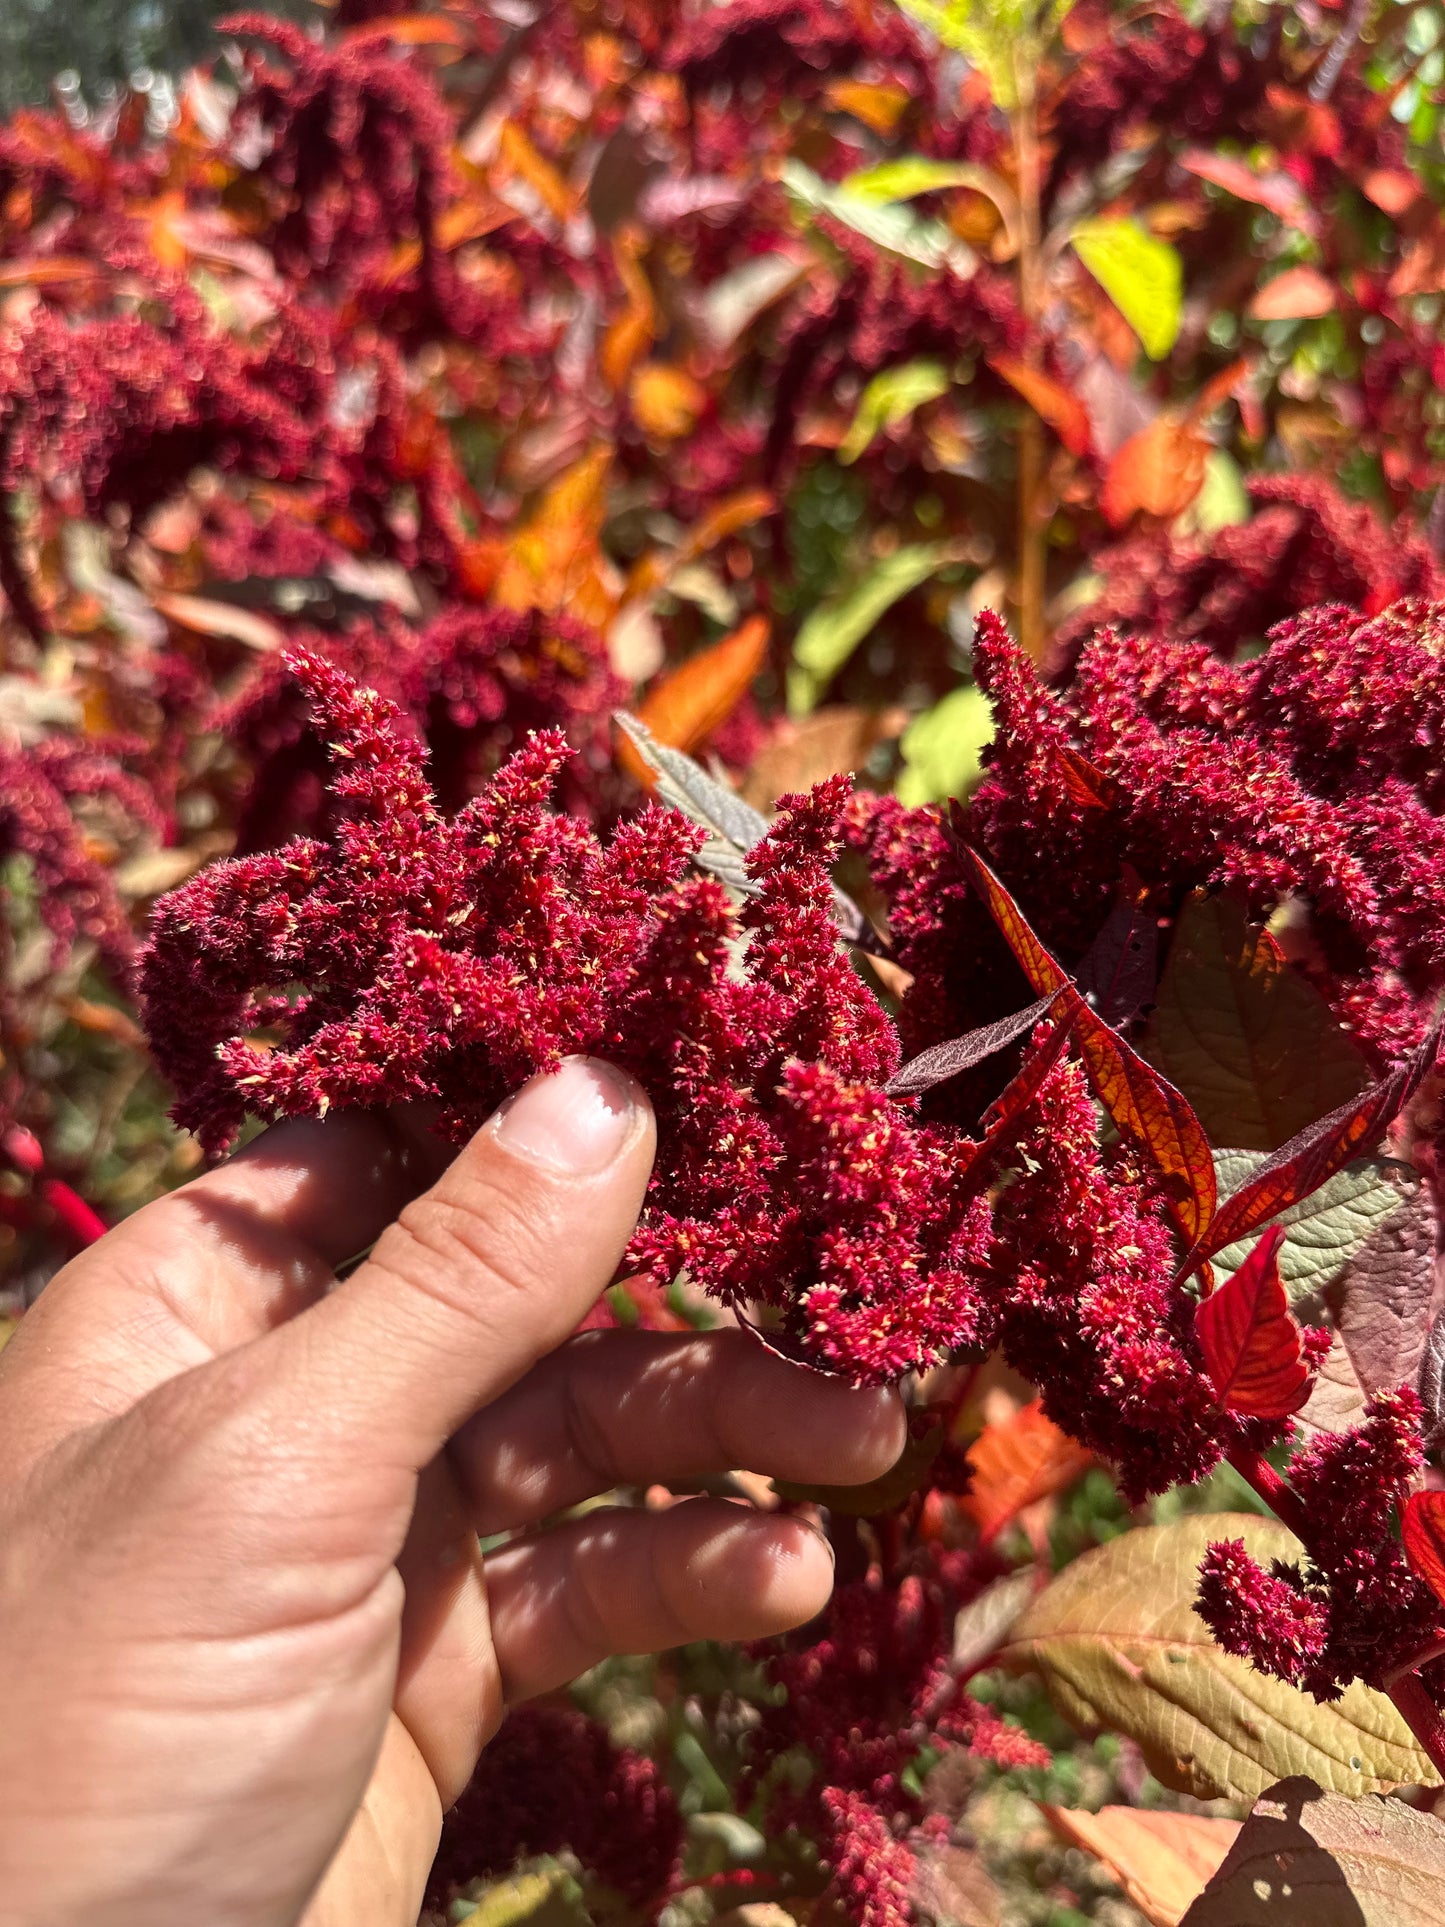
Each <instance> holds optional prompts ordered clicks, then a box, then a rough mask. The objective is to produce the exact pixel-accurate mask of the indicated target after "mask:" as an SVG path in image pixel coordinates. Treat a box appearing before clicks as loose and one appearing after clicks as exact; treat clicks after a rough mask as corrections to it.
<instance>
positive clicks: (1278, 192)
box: [1179, 147, 1319, 234]
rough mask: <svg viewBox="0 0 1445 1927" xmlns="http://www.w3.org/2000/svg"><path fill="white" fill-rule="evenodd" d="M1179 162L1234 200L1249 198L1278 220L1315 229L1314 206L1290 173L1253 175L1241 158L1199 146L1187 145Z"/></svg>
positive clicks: (1300, 227)
mask: <svg viewBox="0 0 1445 1927" xmlns="http://www.w3.org/2000/svg"><path fill="white" fill-rule="evenodd" d="M1179 165H1180V166H1181V167H1184V168H1187V169H1188V171H1189V172H1190V173H1191V174H1193V175H1194V176H1195V177H1196V178H1197V179H1199V180H1201V181H1210V182H1212V183H1213V184H1214V186H1215V187H1222V188H1223V189H1224V191H1225V193H1226V194H1233V195H1234V196H1235V198H1236V199H1237V200H1241V201H1253V202H1254V204H1255V205H1256V206H1257V207H1264V208H1268V209H1269V211H1270V213H1271V214H1277V215H1278V216H1279V218H1280V220H1281V221H1285V222H1288V224H1289V225H1290V226H1291V227H1297V228H1299V229H1300V230H1301V231H1302V232H1303V233H1305V234H1314V233H1316V232H1317V231H1318V228H1319V222H1318V220H1317V219H1316V217H1315V212H1314V209H1313V208H1312V207H1311V206H1310V204H1309V200H1308V198H1307V196H1306V194H1305V191H1304V189H1303V188H1302V187H1301V186H1300V184H1299V182H1298V181H1297V180H1296V179H1295V178H1294V176H1293V175H1292V174H1285V173H1282V172H1279V171H1274V172H1271V173H1269V174H1256V173H1255V171H1254V169H1253V168H1252V167H1249V166H1247V165H1246V163H1245V162H1244V161H1241V160H1236V159H1234V158H1233V156H1231V155H1229V154H1211V153H1209V152H1207V151H1206V150H1205V149H1204V148H1201V147H1191V148H1190V149H1189V150H1188V151H1187V152H1186V153H1183V154H1181V155H1180V156H1179Z"/></svg>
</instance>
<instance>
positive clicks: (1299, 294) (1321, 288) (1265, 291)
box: [1249, 268, 1339, 321]
mask: <svg viewBox="0 0 1445 1927" xmlns="http://www.w3.org/2000/svg"><path fill="white" fill-rule="evenodd" d="M1338 305H1339V296H1338V295H1337V294H1336V292H1335V289H1334V287H1333V286H1332V285H1331V283H1330V282H1328V281H1327V280H1326V279H1325V277H1324V276H1323V275H1322V274H1321V273H1320V272H1319V270H1318V269H1317V268H1286V269H1285V271H1284V273H1283V274H1277V275H1276V276H1275V277H1274V279H1273V280H1272V281H1266V282H1265V284H1264V286H1263V287H1262V288H1261V289H1260V291H1259V293H1258V294H1257V295H1256V296H1255V297H1254V299H1253V301H1251V302H1250V304H1249V312H1250V313H1251V314H1252V315H1253V316H1254V318H1255V320H1256V321H1316V320H1318V319H1319V317H1320V316H1321V315H1324V314H1333V313H1334V310H1335V308H1336V307H1337V306H1338Z"/></svg>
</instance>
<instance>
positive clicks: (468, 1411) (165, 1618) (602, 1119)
mask: <svg viewBox="0 0 1445 1927" xmlns="http://www.w3.org/2000/svg"><path fill="white" fill-rule="evenodd" d="M652 1151H653V1123H652V1115H651V1111H650V1108H649V1107H648V1104H647V1100H646V1098H645V1097H644V1096H643V1094H642V1092H641V1091H640V1090H639V1089H638V1088H637V1086H636V1085H634V1084H631V1083H630V1082H629V1081H628V1080H626V1079H624V1078H622V1077H621V1076H620V1075H619V1074H618V1073H616V1072H614V1071H611V1070H610V1069H608V1068H607V1067H606V1066H602V1065H597V1064H594V1063H592V1062H590V1061H588V1060H583V1059H572V1060H570V1061H569V1062H568V1063H567V1064H566V1065H564V1067H563V1069H562V1070H561V1071H560V1072H559V1073H557V1074H556V1075H554V1076H551V1077H546V1078H538V1079H535V1080H533V1082H532V1083H531V1084H529V1085H528V1086H527V1087H526V1088H525V1089H524V1091H523V1092H522V1093H520V1094H519V1096H517V1097H516V1098H514V1099H513V1100H512V1101H511V1103H510V1104H509V1105H505V1106H503V1108H502V1110H501V1111H499V1112H498V1113H497V1114H496V1116H494V1117H493V1118H492V1119H491V1120H490V1121H489V1122H488V1123H487V1124H486V1125H485V1126H484V1127H483V1128H482V1130H481V1131H480V1132H478V1134H477V1136H476V1137H475V1138H474V1139H473V1140H472V1142H471V1143H470V1144H469V1145H468V1146H467V1147H466V1149H465V1150H464V1151H462V1152H461V1154H460V1155H459V1156H457V1157H456V1159H455V1161H454V1162H452V1163H451V1164H450V1165H449V1166H448V1167H446V1168H444V1169H443V1168H442V1167H443V1165H444V1164H445V1158H446V1153H445V1152H444V1151H443V1150H442V1148H441V1147H440V1146H439V1145H438V1144H437V1142H436V1140H435V1139H433V1138H431V1137H430V1136H429V1135H428V1133H427V1132H426V1131H425V1129H424V1127H423V1126H422V1124H421V1123H420V1122H418V1121H417V1120H416V1119H415V1118H413V1117H411V1116H409V1115H408V1114H406V1113H392V1114H387V1115H381V1114H375V1115H373V1114H361V1113H349V1114H345V1115H342V1116H338V1117H335V1118H333V1119H329V1120H327V1121H325V1122H324V1123H321V1122H297V1123H292V1124H286V1125H282V1126H279V1127H277V1128H276V1129H274V1130H272V1131H269V1132H268V1133H266V1135H265V1136H264V1137H262V1138H260V1139H258V1140H257V1141H256V1142H255V1143H254V1144H252V1145H250V1146H249V1147H247V1148H246V1149H245V1150H244V1151H242V1152H240V1153H238V1154H237V1155H236V1156H235V1157H233V1158H232V1159H230V1161H229V1162H228V1163H226V1164H225V1165H223V1166H221V1167H220V1168H219V1169H217V1170H215V1171H213V1172H210V1173H208V1174H207V1175H206V1176H204V1177H202V1178H199V1179H197V1180H196V1181H195V1182H194V1183H192V1184H190V1185H187V1186H186V1187H185V1188H184V1189H183V1190H180V1191H177V1192H175V1193H173V1194H172V1195H171V1196H169V1197H167V1198H164V1199H161V1200H160V1201H158V1202H157V1203H155V1204H152V1205H149V1206H147V1207H146V1208H145V1209H144V1210H143V1211H140V1212H137V1213H136V1215H135V1216H134V1217H133V1218H131V1219H129V1220H127V1222H126V1223H125V1224H123V1225H122V1226H120V1227H119V1228H118V1229H117V1230H115V1231H113V1232H111V1233H110V1234H109V1235H108V1236H107V1237H106V1238H104V1239H103V1240H102V1241H101V1242H100V1243H99V1244H98V1245H96V1246H94V1247H93V1248H92V1249H91V1250H89V1251H88V1252H86V1253H85V1254H84V1255H83V1256H82V1257H80V1258H78V1259H76V1260H75V1261H74V1262H73V1263H72V1264H71V1265H69V1266H67V1267H66V1269H65V1270H64V1271H63V1272H61V1273H60V1274H59V1275H58V1276H57V1277H56V1278H55V1280H54V1281H53V1282H52V1284H51V1285H50V1286H49V1287H48V1288H47V1290H46V1291H45V1293H44V1295H43V1296H42V1297H41V1299H40V1300H39V1302H38V1303H37V1305H36V1306H35V1307H34V1309H33V1310H32V1311H31V1312H30V1313H29V1314H28V1315H27V1316H26V1318H25V1319H24V1321H23V1322H22V1324H21V1327H20V1329H19V1331H18V1333H17V1335H16V1337H15V1338H14V1339H13V1341H12V1342H11V1344H10V1346H9V1347H8V1348H7V1350H6V1351H5V1353H4V1354H3V1357H0V1626H3V1628H4V1637H3V1640H0V1927H56V1924H58V1923H60V1922H62V1921H64V1922H66V1923H67V1924H69V1923H72V1922H75V1921H79V1920H84V1922H85V1923H86V1927H172V1923H174V1927H195V1923H196V1922H198V1921H201V1920H204V1921H205V1922H206V1923H207V1927H294V1923H296V1922H298V1921H299V1920H301V1919H302V1918H303V1916H304V1917H305V1920H306V1922H307V1927H331V1924H332V1923H335V1927H340V1923H342V1922H343V1921H344V1922H345V1923H347V1927H402V1924H403V1923H411V1922H413V1921H414V1920H415V1918H416V1913H417V1910H418V1908H419V1906H420V1901H421V1895H422V1891H423V1888H424V1885H425V1881H426V1876H427V1872H428V1869H429V1867H430V1864H431V1859H432V1856H433V1854H434V1852H435V1848H436V1842H437V1839H438V1835H439V1830H440V1825H441V1816H442V1813H443V1811H444V1809H445V1808H446V1807H447V1806H448V1805H449V1804H450V1803H451V1802H452V1801H453V1800H454V1799H455V1798H456V1797H457V1795H458V1794H459V1792H460V1791H461V1789H462V1787H463V1786H464V1785H465V1783H466V1781H467V1779H468V1778H469V1777H470V1774H471V1772H472V1769H473V1767H474V1766H475V1763H476V1759H477V1755H478V1752H479V1750H480V1748H481V1747H482V1746H483V1745H484V1744H485V1742H486V1740H487V1739H488V1737H489V1736H490V1735H491V1734H492V1733H493V1732H494V1731H495V1729H496V1727H497V1725H498V1723H499V1722H500V1720H501V1718H502V1715H503V1713H504V1711H505V1709H506V1707H507V1706H508V1705H509V1704H511V1703H513V1702H515V1701H518V1700H523V1699H526V1698H528V1697H529V1696H531V1695H533V1694H536V1693H540V1692H544V1691H546V1690H548V1689H549V1688H552V1687H555V1686H558V1685H560V1684H561V1683H563V1682H564V1681H565V1680H567V1679H569V1678H571V1677H572V1676H574V1675H575V1674H577V1673H579V1672H581V1671H582V1670H583V1669H584V1668H585V1667H587V1666H589V1665H591V1664H592V1663H593V1662H594V1661H596V1660H598V1659H601V1658H602V1657H603V1656H604V1655H606V1654H608V1653H616V1652H642V1651H650V1650H656V1649H660V1648H664V1647H667V1646H671V1645H675V1644H678V1643H680V1642H682V1641H684V1640H690V1639H699V1638H717V1639H739V1638H749V1637H756V1636H761V1635H763V1634H766V1633H771V1632H776V1631H780V1630H782V1629H784V1628H786V1627H788V1626H791V1625H794V1624H796V1623H799V1622H800V1621H802V1620H804V1619H807V1618H809V1617H811V1615H812V1614H814V1613H815V1612H817V1611H818V1609H819V1608H820V1607H821V1606H822V1604H823V1603H824V1601H825V1599H826V1597H827V1594H828V1591H829V1587H830V1585H831V1580H832V1569H831V1562H830V1559H829V1555H828V1550H827V1548H826V1546H825V1545H824V1543H823V1541H822V1540H821V1539H820V1538H819V1537H818V1536H817V1535H816V1534H814V1533H813V1532H811V1531H810V1530H809V1529H808V1528H807V1527H806V1526H804V1525H802V1524H801V1523H799V1522H798V1521H796V1520H792V1519H786V1518H780V1517H776V1516H773V1515H769V1514H765V1513H754V1512H751V1511H749V1510H747V1509H746V1508H742V1507H739V1506H736V1505H730V1504H727V1503H725V1502H723V1501H717V1500H710V1499H696V1500H690V1501H688V1502H687V1503H685V1504H682V1505H678V1506H674V1507H670V1508H667V1509H665V1510H662V1511H658V1512H652V1511H642V1510H635V1509H620V1508H604V1509H599V1510H593V1511H591V1512H589V1513H587V1514H586V1515H584V1516H583V1517H582V1518H580V1519H577V1520H574V1521H572V1522H569V1523H566V1524H562V1525H556V1526H553V1527H551V1528H550V1529H548V1530H546V1531H544V1532H541V1533H538V1534H535V1535H533V1536H531V1537H527V1538H522V1539H519V1540H518V1541H517V1542H515V1543H513V1544H510V1545H508V1546H507V1547H505V1548H504V1549H503V1550H501V1551H500V1552H498V1553H495V1554H492V1555H490V1556H489V1557H488V1559H487V1561H486V1569H485V1573H484V1571H483V1563H482V1559H481V1556H480V1552H479V1548H478V1543H477V1537H478V1534H479V1533H480V1534H483V1535H486V1534H492V1533H497V1532H501V1531H504V1530H506V1529H509V1528H513V1527H521V1526H526V1525H530V1524H534V1523H535V1522H537V1521H539V1520H542V1519H545V1518H546V1517H548V1516H549V1515H551V1514H554V1513H556V1512H558V1511H559V1510H561V1509H563V1508H565V1507H568V1506H571V1505H573V1504H575V1503H577V1502H578V1501H580V1500H582V1499H584V1498H587V1497H589V1496H592V1495H594V1494H596V1493H599V1492H605V1491H607V1490H609V1489H610V1488H611V1487H613V1486H614V1485H618V1484H631V1483H650V1482H653V1481H667V1480H670V1479H671V1480H686V1479H690V1478H695V1477H698V1476H701V1475H703V1474H706V1473H709V1472H722V1471H727V1470H729V1469H732V1468H734V1467H739V1466H747V1467H748V1468H750V1469H752V1470H755V1471H762V1472H771V1473H774V1474H778V1475H781V1476H783V1477H787V1478H790V1479H799V1480H809V1479H827V1480H828V1481H829V1482H831V1483H834V1484H837V1483H840V1482H844V1481H847V1480H849V1479H859V1480H862V1479H867V1478H871V1477H873V1476H874V1475H876V1474H877V1473H879V1472H881V1471H883V1470H884V1469H886V1467H887V1465H888V1464H889V1463H891V1461H892V1459H893V1458H894V1457H896V1455H897V1453H898V1451H899V1450H900V1449H901V1446H902V1443H903V1432H904V1427H903V1418H902V1412H901V1408H900V1405H899V1402H898V1400H897V1398H896V1396H895V1395H894V1394H892V1393H886V1392H854V1391H851V1390H849V1389H848V1388H846V1387H845V1386H843V1385H841V1384H839V1383H838V1382H836V1381H834V1380H829V1379H826V1378H822V1377H819V1376H817V1375H815V1374H812V1373H809V1372H807V1371H804V1370H803V1369H802V1368H800V1367H796V1366H792V1365H789V1364H787V1363H786V1362H784V1361H783V1360H781V1359H778V1358H776V1357H774V1356H773V1355H772V1354H770V1353H768V1352H766V1351H764V1350H763V1349H762V1348H761V1347H760V1346H757V1345H755V1344H753V1343H752V1341H751V1340H749V1339H748V1338H746V1337H745V1336H744V1335H742V1334H740V1333H737V1332H720V1333H714V1334H709V1335H707V1336H698V1337H691V1336H685V1335H684V1336H680V1337H673V1336H662V1335H657V1334H649V1333H643V1332H593V1333H587V1334H584V1335H581V1336H576V1337H570V1338H569V1337H568V1334H569V1333H571V1332H572V1331H573V1330H574V1328H575V1326H576V1324H577V1321H578V1319H579V1318H580V1317H581V1316H582V1315H583V1314H584V1313H585V1311H586V1310H587V1308H588V1307H589V1306H590V1305H591V1304H592V1303H593V1302H594V1300H595V1299H596V1297H597V1295H598V1293H599V1292H600V1291H601V1290H602V1289H603V1287H604V1286H605V1285H606V1284H607V1282H608V1280H609V1279H610V1278H611V1276H612V1273H613V1270H614V1267H615V1266H616V1264H617V1262H618V1259H619V1256H620V1254H621V1252H622V1250H623V1248H624V1246H625V1244H626V1241H627V1238H628V1236H629V1234H630V1232H631V1230H632V1226H633V1223H634V1221H635V1218H636V1215H637V1212H638V1209H639V1207H640V1205H641V1201H642V1195H643V1191H644V1189H645V1187H646V1183H647V1176H648V1171H649V1169H650V1167H651V1160H652ZM427 1182H430V1183H431V1188H430V1189H429V1190H427V1191H426V1192H425V1194H424V1195H422V1196H419V1197H418V1196H416V1193H417V1192H418V1191H420V1190H421V1188H422V1186H423V1185H424V1184H425V1183H427ZM378 1237H379V1242H378V1243H377V1244H376V1248H375V1250H374V1251H373V1253H372V1255H371V1257H370V1258H369V1259H368V1260H367V1262H366V1263H365V1264H364V1265H362V1266H361V1267H360V1269H359V1270H358V1271H357V1272H356V1273H355V1275H354V1276H352V1277H350V1278H348V1279H347V1280H346V1282H345V1283H344V1284H342V1285H341V1286H340V1287H338V1288H336V1289H334V1290H332V1289H330V1287H331V1286H332V1284H333V1267H334V1266H335V1265H337V1264H338V1263H340V1262H342V1261H343V1260H344V1259H345V1258H346V1257H347V1256H348V1255H349V1254H351V1253H353V1252H355V1251H357V1250H359V1249H362V1248H364V1247H365V1246H366V1245H368V1244H369V1243H370V1242H371V1241H372V1240H373V1239H378Z"/></svg>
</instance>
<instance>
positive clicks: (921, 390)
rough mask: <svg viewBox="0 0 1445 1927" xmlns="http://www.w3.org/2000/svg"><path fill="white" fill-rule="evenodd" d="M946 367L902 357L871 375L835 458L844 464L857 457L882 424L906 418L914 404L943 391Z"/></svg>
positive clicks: (946, 385) (919, 404)
mask: <svg viewBox="0 0 1445 1927" xmlns="http://www.w3.org/2000/svg"><path fill="white" fill-rule="evenodd" d="M949 386H950V381H949V374H948V370H947V369H946V368H945V367H944V365H943V363H942V362H941V361H905V362H903V363H902V364H901V366H899V367H897V368H885V369H884V370H883V372H882V374H880V375H875V376H874V377H873V379H872V381H870V382H869V384H868V386H867V387H866V388H865V389H864V390H863V393H862V394H861V395H860V396H859V398H858V409H857V412H856V414H855V415H854V417H853V420H852V422H851V423H850V424H849V428H848V433H847V434H846V435H845V436H844V437H843V439H842V441H841V442H839V444H838V460H839V461H840V462H842V463H843V464H844V465H845V466H846V465H847V464H848V463H850V462H856V461H857V459H858V457H859V456H860V455H861V454H862V453H863V451H864V450H865V449H866V448H867V447H868V446H869V444H870V443H871V442H872V441H873V439H874V437H875V436H877V435H879V434H881V433H882V432H883V430H884V429H885V428H895V427H896V426H897V425H898V423H899V422H901V421H906V420H907V419H908V417H909V416H910V415H911V414H912V413H913V411H914V409H915V408H921V407H922V406H923V404H924V402H926V401H936V400H937V399H938V397H939V396H940V395H946V394H947V393H948V390H949Z"/></svg>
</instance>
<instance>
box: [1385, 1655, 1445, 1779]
mask: <svg viewBox="0 0 1445 1927" xmlns="http://www.w3.org/2000/svg"><path fill="white" fill-rule="evenodd" d="M1389 1691H1390V1698H1391V1699H1392V1700H1393V1701H1394V1702H1395V1709H1396V1711H1397V1712H1398V1713H1399V1715H1400V1717H1401V1719H1402V1720H1404V1722H1405V1724H1406V1726H1408V1727H1409V1729H1410V1731H1411V1732H1412V1733H1413V1734H1414V1735H1415V1738H1416V1739H1417V1740H1418V1741H1419V1742H1420V1744H1421V1746H1422V1747H1423V1748H1424V1749H1425V1751H1426V1752H1427V1753H1428V1754H1429V1756H1430V1763H1431V1765H1432V1766H1433V1767H1434V1768H1435V1771H1436V1772H1437V1773H1438V1774H1439V1775H1440V1777H1441V1779H1442V1780H1445V1720H1442V1719H1441V1717H1440V1709H1439V1707H1438V1706H1436V1704H1435V1702H1434V1700H1432V1699H1431V1697H1430V1695H1429V1694H1428V1693H1427V1692H1426V1690H1425V1683H1424V1681H1423V1680H1422V1679H1421V1678H1420V1675H1419V1674H1418V1673H1404V1674H1402V1675H1401V1677H1400V1678H1399V1679H1397V1680H1396V1681H1395V1683H1394V1685H1393V1686H1392V1687H1391V1688H1390V1689H1389Z"/></svg>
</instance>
